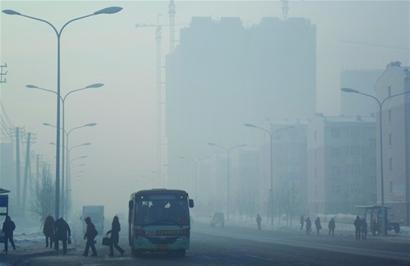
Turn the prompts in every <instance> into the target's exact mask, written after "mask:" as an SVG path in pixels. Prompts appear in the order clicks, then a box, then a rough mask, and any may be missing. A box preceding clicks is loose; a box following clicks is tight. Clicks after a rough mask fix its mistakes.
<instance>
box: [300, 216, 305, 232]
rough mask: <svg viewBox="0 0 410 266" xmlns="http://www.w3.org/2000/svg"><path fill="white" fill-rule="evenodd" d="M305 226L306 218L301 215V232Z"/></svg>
mask: <svg viewBox="0 0 410 266" xmlns="http://www.w3.org/2000/svg"><path fill="white" fill-rule="evenodd" d="M304 225H305V216H303V215H301V216H300V231H302V230H303V227H304Z"/></svg>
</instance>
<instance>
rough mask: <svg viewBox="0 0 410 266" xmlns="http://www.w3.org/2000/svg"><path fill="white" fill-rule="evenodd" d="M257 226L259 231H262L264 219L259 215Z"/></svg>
mask: <svg viewBox="0 0 410 266" xmlns="http://www.w3.org/2000/svg"><path fill="white" fill-rule="evenodd" d="M256 224H257V225H258V230H259V231H260V230H262V217H261V215H260V214H259V213H258V215H256Z"/></svg>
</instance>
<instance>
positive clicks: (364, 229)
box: [360, 218, 367, 240]
mask: <svg viewBox="0 0 410 266" xmlns="http://www.w3.org/2000/svg"><path fill="white" fill-rule="evenodd" d="M360 231H361V235H362V239H363V240H366V239H367V221H366V218H363V219H362V221H361V228H360Z"/></svg>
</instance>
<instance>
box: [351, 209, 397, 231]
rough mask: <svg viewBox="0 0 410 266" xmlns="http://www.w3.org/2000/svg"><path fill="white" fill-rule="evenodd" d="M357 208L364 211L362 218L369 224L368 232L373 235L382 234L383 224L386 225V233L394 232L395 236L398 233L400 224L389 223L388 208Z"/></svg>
mask: <svg viewBox="0 0 410 266" xmlns="http://www.w3.org/2000/svg"><path fill="white" fill-rule="evenodd" d="M357 208H359V209H362V210H364V217H365V219H366V220H367V221H368V223H369V224H370V232H371V233H372V234H373V235H378V234H382V233H383V223H386V230H387V231H394V232H395V233H396V234H398V233H400V224H399V223H398V222H395V221H390V218H391V217H389V211H388V210H389V208H388V207H382V206H379V205H370V206H357Z"/></svg>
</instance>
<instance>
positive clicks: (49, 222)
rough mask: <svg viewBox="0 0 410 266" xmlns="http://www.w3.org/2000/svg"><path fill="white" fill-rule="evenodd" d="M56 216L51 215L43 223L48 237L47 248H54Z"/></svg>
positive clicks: (44, 231)
mask: <svg viewBox="0 0 410 266" xmlns="http://www.w3.org/2000/svg"><path fill="white" fill-rule="evenodd" d="M54 223H55V221H54V218H53V216H51V215H49V216H47V217H46V219H45V220H44V225H43V234H44V236H45V237H46V248H48V247H49V248H53V241H54V231H55V229H54Z"/></svg>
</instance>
